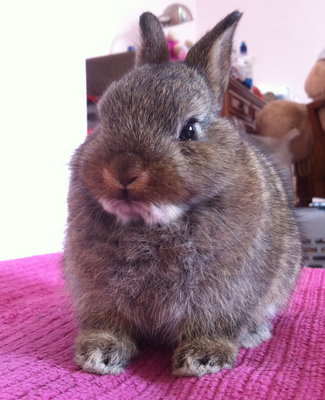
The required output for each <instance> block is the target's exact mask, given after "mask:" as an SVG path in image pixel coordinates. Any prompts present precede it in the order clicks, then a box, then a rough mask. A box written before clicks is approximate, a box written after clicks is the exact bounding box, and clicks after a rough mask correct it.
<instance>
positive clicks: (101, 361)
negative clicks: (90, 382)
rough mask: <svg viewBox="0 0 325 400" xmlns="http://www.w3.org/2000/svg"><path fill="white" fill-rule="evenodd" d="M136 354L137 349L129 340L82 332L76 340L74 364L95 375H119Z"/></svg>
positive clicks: (101, 333)
mask: <svg viewBox="0 0 325 400" xmlns="http://www.w3.org/2000/svg"><path fill="white" fill-rule="evenodd" d="M136 354H137V347H136V345H135V343H134V342H133V341H132V340H131V339H129V338H127V337H124V338H120V339H118V338H116V337H115V336H114V335H113V334H111V333H108V332H106V331H83V332H81V333H80V334H79V336H78V338H77V340H76V354H75V361H76V363H77V364H78V365H79V366H80V367H81V368H82V369H83V370H85V371H87V372H92V373H95V374H100V375H104V374H111V375H117V374H121V373H122V372H124V366H125V365H126V364H127V363H128V362H129V360H130V359H131V358H133V357H134V356H135V355H136Z"/></svg>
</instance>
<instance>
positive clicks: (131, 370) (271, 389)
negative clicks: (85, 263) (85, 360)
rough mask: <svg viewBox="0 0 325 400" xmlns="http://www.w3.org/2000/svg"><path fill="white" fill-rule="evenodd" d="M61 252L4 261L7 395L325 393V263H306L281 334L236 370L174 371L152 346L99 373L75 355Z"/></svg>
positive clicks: (119, 397)
mask: <svg viewBox="0 0 325 400" xmlns="http://www.w3.org/2000/svg"><path fill="white" fill-rule="evenodd" d="M60 260H61V255H60V254H53V255H45V256H38V257H31V258H26V259H22V260H13V261H6V262H1V263H0V309H1V311H0V399H1V400H8V399H17V398H21V399H31V400H36V399H42V400H43V399H44V400H45V399H69V400H78V399H82V400H91V399H97V400H101V399H111V400H127V399H142V400H149V399H150V400H159V399H175V400H176V399H177V400H185V399H186V400H191V399H195V400H199V399H207V400H208V399H220V400H221V399H222V400H235V399H236V400H237V399H238V400H239V399H240V400H246V399H247V400H248V399H249V400H262V399H265V400H290V399H295V400H298V399H299V400H300V399H301V400H321V399H322V400H324V399H325V389H324V385H325V317H324V298H325V270H316V269H314V270H313V269H304V270H303V272H302V275H301V278H300V281H299V285H298V287H297V288H296V290H295V293H294V296H293V299H292V301H291V303H290V304H289V306H288V307H287V309H286V310H285V311H284V312H283V314H282V315H281V316H279V317H278V318H277V320H276V321H275V328H274V337H273V338H272V339H271V340H270V341H268V342H266V343H264V344H262V345H261V346H259V347H258V348H256V349H253V350H242V351H241V352H240V355H239V358H238V360H237V363H236V365H235V368H233V369H232V370H224V371H221V372H219V373H216V374H213V375H209V376H205V377H203V378H200V379H198V378H175V377H173V376H172V375H171V354H170V353H169V352H166V351H164V350H162V349H148V350H147V351H146V352H145V353H144V354H142V355H141V356H140V357H139V358H138V359H137V360H135V362H133V363H132V364H131V365H130V366H129V367H128V368H127V370H126V372H125V373H124V374H123V375H120V376H95V375H90V374H87V373H85V372H83V371H81V370H79V369H78V368H77V367H76V365H75V364H74V363H73V361H72V357H73V350H72V344H73V339H74V336H75V334H76V322H75V320H74V318H73V316H72V313H71V308H70V306H69V301H68V299H67V296H66V294H65V292H64V289H63V281H62V278H61V272H60Z"/></svg>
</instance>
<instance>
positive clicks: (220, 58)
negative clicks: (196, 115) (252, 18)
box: [185, 11, 242, 109]
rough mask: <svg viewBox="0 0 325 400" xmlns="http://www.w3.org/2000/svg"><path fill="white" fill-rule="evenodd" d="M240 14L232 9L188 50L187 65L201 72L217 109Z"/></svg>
mask: <svg viewBox="0 0 325 400" xmlns="http://www.w3.org/2000/svg"><path fill="white" fill-rule="evenodd" d="M241 16H242V14H241V13H240V12H239V11H233V12H232V13H231V14H229V15H227V17H225V18H224V19H223V20H222V21H220V22H219V23H218V24H217V25H216V26H215V27H214V28H213V29H212V30H211V31H209V32H207V33H206V34H205V35H204V36H203V37H202V38H201V40H199V41H198V42H197V43H196V44H195V45H194V46H193V47H192V48H191V50H190V51H189V52H188V54H187V57H186V59H185V62H186V64H187V65H189V66H191V67H194V68H196V69H198V70H199V71H200V72H201V73H203V74H204V75H205V76H206V78H207V80H208V82H209V84H210V86H211V88H212V89H213V91H214V93H215V95H216V98H217V102H218V106H219V109H220V108H221V104H222V98H223V95H224V92H225V90H226V88H227V86H228V80H229V71H230V67H231V51H232V41H233V36H234V32H235V29H236V26H237V24H238V21H239V20H240V18H241Z"/></svg>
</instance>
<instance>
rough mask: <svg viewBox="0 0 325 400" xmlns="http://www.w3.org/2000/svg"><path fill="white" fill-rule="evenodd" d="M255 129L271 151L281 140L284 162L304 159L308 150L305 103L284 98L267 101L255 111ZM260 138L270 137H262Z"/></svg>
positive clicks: (310, 141)
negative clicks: (285, 160) (257, 111)
mask: <svg viewBox="0 0 325 400" xmlns="http://www.w3.org/2000/svg"><path fill="white" fill-rule="evenodd" d="M256 129H257V132H258V135H259V136H261V137H262V140H261V141H262V142H264V144H265V147H268V148H269V147H270V150H271V151H272V152H274V151H273V150H274V149H273V147H274V146H275V144H276V143H278V144H279V148H281V142H282V144H285V145H287V147H288V157H287V164H291V163H292V162H294V163H295V162H297V161H300V160H302V159H304V158H305V157H307V156H308V155H309V154H310V152H311V150H312V146H313V135H312V127H311V124H310V121H309V118H308V111H307V107H306V105H305V104H299V103H295V102H293V101H287V100H275V101H271V102H270V103H268V104H267V105H266V106H265V107H263V108H262V110H261V111H260V112H259V113H258V114H257V117H256ZM263 137H265V138H273V139H274V140H273V141H272V140H269V139H266V140H263ZM289 155H290V157H289ZM282 158H283V157H282Z"/></svg>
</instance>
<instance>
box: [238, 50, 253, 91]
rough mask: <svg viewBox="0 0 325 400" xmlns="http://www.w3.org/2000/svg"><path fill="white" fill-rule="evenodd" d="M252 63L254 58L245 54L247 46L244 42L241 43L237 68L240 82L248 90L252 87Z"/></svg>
mask: <svg viewBox="0 0 325 400" xmlns="http://www.w3.org/2000/svg"><path fill="white" fill-rule="evenodd" d="M253 63H254V58H253V57H251V56H249V55H248V54H247V46H246V43H245V42H241V45H240V49H239V57H238V66H239V72H240V77H241V81H242V82H243V83H244V85H245V86H246V87H248V89H251V88H252V86H253Z"/></svg>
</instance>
